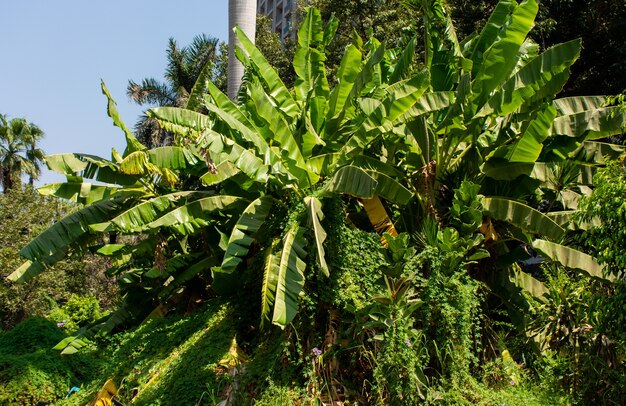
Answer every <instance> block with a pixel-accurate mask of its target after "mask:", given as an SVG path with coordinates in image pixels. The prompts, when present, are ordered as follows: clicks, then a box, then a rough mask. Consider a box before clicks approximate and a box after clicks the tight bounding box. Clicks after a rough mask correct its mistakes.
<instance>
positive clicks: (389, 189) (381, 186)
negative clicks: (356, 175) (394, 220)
mask: <svg viewBox="0 0 626 406" xmlns="http://www.w3.org/2000/svg"><path fill="white" fill-rule="evenodd" d="M367 173H368V175H370V176H371V177H372V178H374V179H375V180H376V182H377V185H376V191H375V194H376V195H378V196H380V197H382V198H384V199H386V200H389V201H391V202H394V203H398V204H402V205H404V204H407V203H408V202H409V201H410V200H411V198H412V197H413V193H412V192H411V191H410V190H409V189H407V188H406V187H404V186H402V184H400V182H398V181H397V180H395V179H392V178H390V177H389V176H387V175H385V174H382V173H380V172H376V171H367Z"/></svg>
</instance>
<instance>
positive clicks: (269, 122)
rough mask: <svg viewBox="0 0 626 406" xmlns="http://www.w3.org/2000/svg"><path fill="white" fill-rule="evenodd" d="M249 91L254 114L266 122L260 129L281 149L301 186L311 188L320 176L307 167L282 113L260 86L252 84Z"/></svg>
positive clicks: (284, 159) (282, 156)
mask: <svg viewBox="0 0 626 406" xmlns="http://www.w3.org/2000/svg"><path fill="white" fill-rule="evenodd" d="M248 90H249V91H250V96H251V99H252V101H253V102H254V105H255V107H256V108H255V109H254V113H255V114H256V115H257V116H258V117H259V118H260V121H262V122H264V125H262V126H260V127H263V128H266V129H267V130H268V131H269V132H270V134H271V138H269V140H267V141H268V142H272V145H273V144H274V143H276V144H277V146H279V147H280V148H281V158H282V160H283V162H285V165H286V166H287V167H288V168H289V169H290V171H291V172H292V173H293V174H294V175H295V176H297V177H298V180H299V182H300V184H301V185H303V186H304V187H310V186H311V185H314V184H315V183H317V181H318V180H319V176H317V175H316V174H315V173H313V172H311V171H309V170H308V168H307V167H306V164H305V161H304V157H303V156H302V151H300V145H299V144H298V142H296V139H295V138H294V136H293V134H292V133H291V130H290V128H289V125H288V124H287V122H286V121H285V119H284V117H283V115H282V114H281V112H280V111H279V110H278V109H276V108H275V107H274V106H272V103H271V100H270V98H269V97H268V96H267V95H266V94H265V92H264V91H263V89H262V88H261V87H260V86H258V85H256V84H255V83H254V82H252V83H249V84H248ZM296 168H297V170H296ZM303 173H306V175H307V176H306V177H304V176H302V175H301V174H303Z"/></svg>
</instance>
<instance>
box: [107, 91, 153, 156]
mask: <svg viewBox="0 0 626 406" xmlns="http://www.w3.org/2000/svg"><path fill="white" fill-rule="evenodd" d="M101 87H102V94H104V95H105V96H106V98H107V114H108V115H109V117H111V119H112V120H113V124H114V125H115V126H117V127H119V128H121V129H122V131H124V135H125V136H126V150H124V157H126V156H127V155H128V154H131V153H133V152H135V151H144V150H145V149H146V147H145V146H143V145H142V144H141V143H140V142H139V141H138V140H137V138H135V136H134V135H133V133H132V132H131V131H130V130H129V129H128V127H126V124H124V122H123V121H122V118H121V117H120V113H119V112H118V111H117V107H116V105H117V103H115V100H113V97H112V96H111V93H109V90H108V89H107V87H106V86H105V84H104V81H102V82H101Z"/></svg>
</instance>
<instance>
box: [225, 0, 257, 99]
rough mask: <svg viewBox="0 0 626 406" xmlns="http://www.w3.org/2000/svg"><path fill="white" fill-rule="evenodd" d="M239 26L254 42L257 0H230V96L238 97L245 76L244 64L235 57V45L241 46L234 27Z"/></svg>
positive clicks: (232, 97) (231, 97)
mask: <svg viewBox="0 0 626 406" xmlns="http://www.w3.org/2000/svg"><path fill="white" fill-rule="evenodd" d="M235 26H239V28H241V29H242V30H243V32H244V33H245V34H246V35H247V36H248V38H250V40H251V41H252V42H254V36H255V34H256V0H228V30H229V32H228V97H229V98H230V99H231V100H235V99H236V98H237V93H238V92H239V88H240V87H241V79H242V77H243V65H242V64H241V62H239V61H238V60H237V58H236V57H235V46H239V41H238V40H237V36H236V35H235V33H234V32H233V28H234V27H235Z"/></svg>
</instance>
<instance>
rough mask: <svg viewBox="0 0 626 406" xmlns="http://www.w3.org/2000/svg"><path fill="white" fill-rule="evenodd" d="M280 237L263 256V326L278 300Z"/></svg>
mask: <svg viewBox="0 0 626 406" xmlns="http://www.w3.org/2000/svg"><path fill="white" fill-rule="evenodd" d="M278 244H280V238H275V239H274V240H273V241H272V244H271V245H270V246H269V247H268V248H267V250H265V255H264V258H263V283H262V285H261V326H263V324H264V322H265V320H269V319H270V310H271V308H272V305H273V304H274V302H275V300H276V285H277V283H278V274H277V271H278V269H279V267H280V257H279V256H278V255H277V254H278V253H277V252H276V251H277V247H278Z"/></svg>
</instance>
